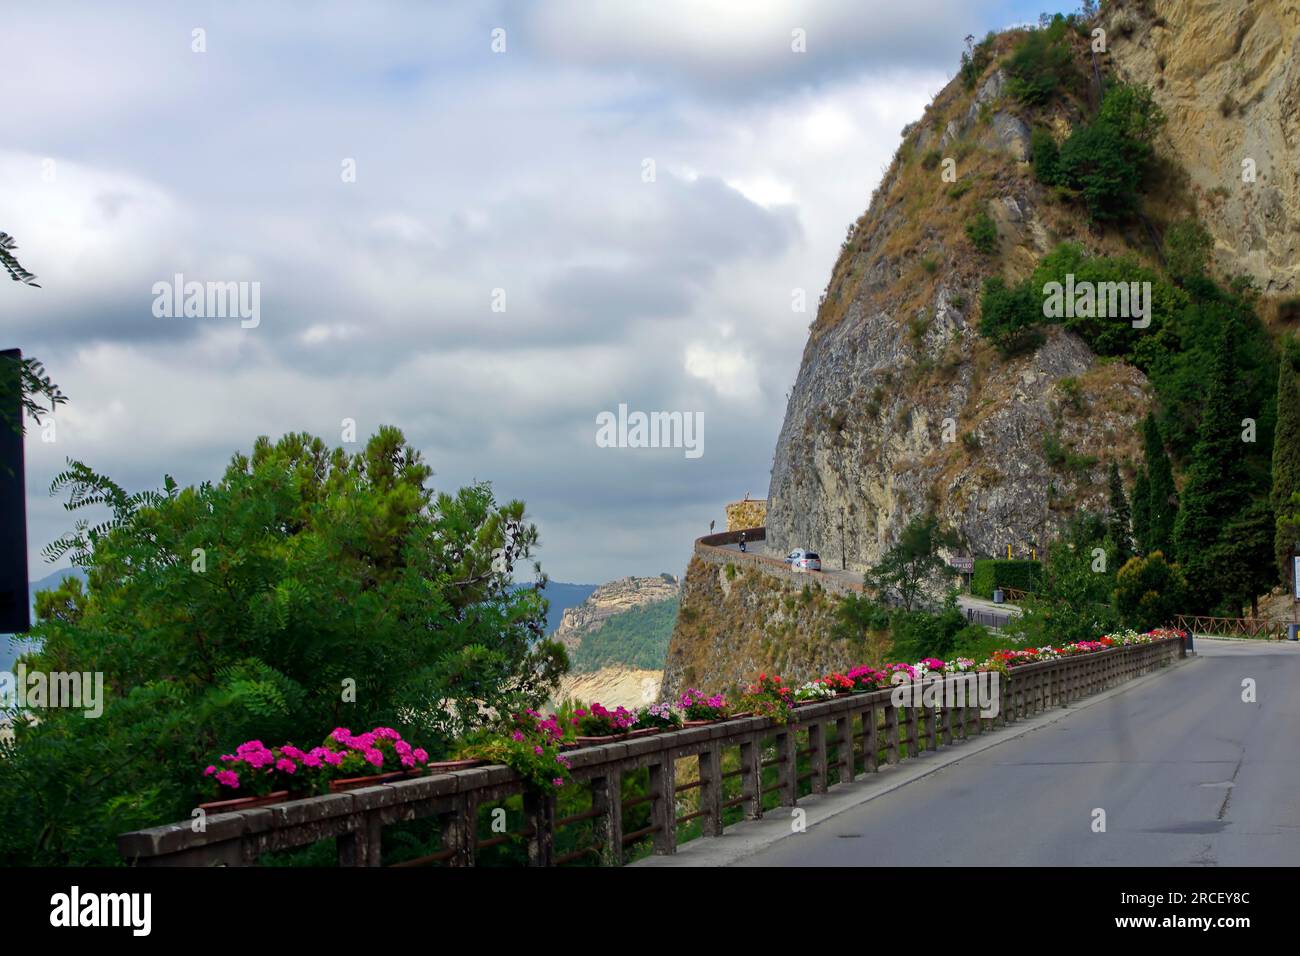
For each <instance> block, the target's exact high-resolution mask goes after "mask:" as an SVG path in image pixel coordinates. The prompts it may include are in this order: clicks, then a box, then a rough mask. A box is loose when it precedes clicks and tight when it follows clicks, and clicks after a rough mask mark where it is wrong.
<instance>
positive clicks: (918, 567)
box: [864, 516, 953, 611]
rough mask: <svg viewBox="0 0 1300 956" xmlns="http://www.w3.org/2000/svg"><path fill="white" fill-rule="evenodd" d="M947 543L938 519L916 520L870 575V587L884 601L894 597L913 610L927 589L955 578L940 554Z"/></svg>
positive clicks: (908, 524)
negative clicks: (938, 550)
mask: <svg viewBox="0 0 1300 956" xmlns="http://www.w3.org/2000/svg"><path fill="white" fill-rule="evenodd" d="M946 542H947V538H946V537H945V536H944V535H943V534H942V533H941V532H940V531H939V524H938V522H937V520H936V519H935V518H933V517H931V516H927V517H924V518H913V519H912V520H911V521H909V522H908V523H907V527H906V528H904V529H903V533H902V534H901V535H900V536H899V538H898V543H897V544H895V545H894V546H893V547H892V548H890V549H889V550H888V551H886V552H885V554H884V557H882V558H881V560H880V563H879V564H877V565H876V566H875V567H874V568H872V569H871V570H870V571H868V572H867V573H866V575H865V576H864V581H865V583H866V586H867V587H868V588H871V589H872V590H873V591H875V592H876V593H877V594H878V595H879V596H880V597H882V598H884V597H886V596H888V595H892V596H894V597H895V598H896V599H897V600H898V602H899V603H900V604H901V605H902V606H903V608H904V609H905V610H908V611H910V610H912V609H913V608H914V607H915V606H916V603H917V600H918V599H919V598H920V597H921V596H922V595H923V594H924V592H925V590H926V588H927V586H931V585H934V584H937V583H942V582H944V581H946V580H948V579H949V578H951V577H952V574H953V570H952V569H951V568H950V567H948V564H947V562H945V561H944V560H943V558H942V557H940V556H939V554H938V553H937V549H938V548H939V547H940V546H941V545H943V544H945V543H946Z"/></svg>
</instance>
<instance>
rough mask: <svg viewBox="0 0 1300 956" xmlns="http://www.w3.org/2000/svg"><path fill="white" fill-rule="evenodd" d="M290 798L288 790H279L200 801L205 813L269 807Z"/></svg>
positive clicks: (201, 808) (200, 807)
mask: <svg viewBox="0 0 1300 956" xmlns="http://www.w3.org/2000/svg"><path fill="white" fill-rule="evenodd" d="M288 799H289V791H288V790H277V791H275V792H274V793H268V794H266V795H265V796H262V797H235V798H234V799H233V800H213V801H211V802H210V803H200V804H199V809H200V810H202V811H203V812H204V813H230V812H232V811H234V810H252V809H253V808H254V807H269V806H270V805H271V804H273V803H283V802H284V801H286V800H288Z"/></svg>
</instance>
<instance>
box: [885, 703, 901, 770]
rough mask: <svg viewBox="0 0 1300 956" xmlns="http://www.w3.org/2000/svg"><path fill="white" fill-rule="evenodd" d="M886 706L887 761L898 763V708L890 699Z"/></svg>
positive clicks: (888, 762)
mask: <svg viewBox="0 0 1300 956" xmlns="http://www.w3.org/2000/svg"><path fill="white" fill-rule="evenodd" d="M884 707H885V763H887V764H896V763H898V708H897V707H895V706H894V704H893V702H892V701H890V702H889V703H886V704H885V705H884Z"/></svg>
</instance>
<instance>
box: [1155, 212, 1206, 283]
mask: <svg viewBox="0 0 1300 956" xmlns="http://www.w3.org/2000/svg"><path fill="white" fill-rule="evenodd" d="M1213 249H1214V237H1213V236H1211V235H1210V234H1209V233H1208V232H1206V230H1205V227H1204V226H1202V225H1201V224H1200V222H1199V221H1198V220H1196V219H1194V218H1193V219H1184V220H1182V221H1181V222H1176V223H1174V224H1173V225H1172V226H1170V227H1169V231H1168V232H1166V233H1165V261H1166V262H1167V263H1168V264H1169V274H1170V275H1171V276H1173V277H1174V278H1175V279H1177V280H1178V281H1179V282H1186V281H1188V280H1190V279H1196V278H1201V277H1203V276H1204V275H1205V270H1206V267H1207V265H1208V264H1209V261H1210V252H1211V251H1212V250H1213Z"/></svg>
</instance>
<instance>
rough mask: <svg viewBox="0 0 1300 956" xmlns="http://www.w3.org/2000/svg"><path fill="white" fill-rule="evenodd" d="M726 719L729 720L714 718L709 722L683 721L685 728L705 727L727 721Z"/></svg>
mask: <svg viewBox="0 0 1300 956" xmlns="http://www.w3.org/2000/svg"><path fill="white" fill-rule="evenodd" d="M726 719H727V718H725V717H713V718H711V719H709V720H684V721H682V726H683V727H704V726H707V725H708V724H716V723H717V722H718V721H719V720H726Z"/></svg>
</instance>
